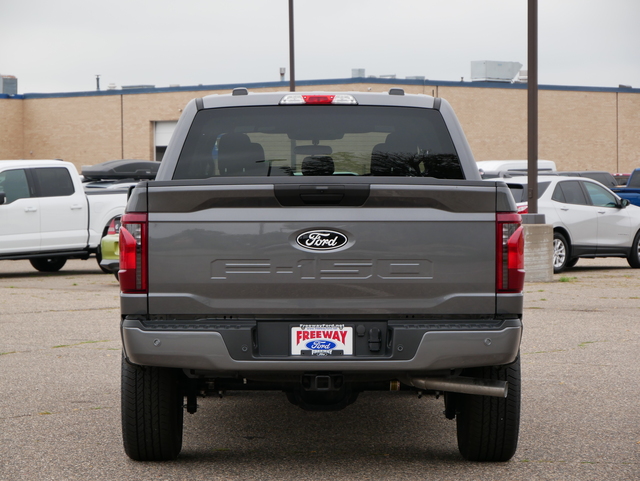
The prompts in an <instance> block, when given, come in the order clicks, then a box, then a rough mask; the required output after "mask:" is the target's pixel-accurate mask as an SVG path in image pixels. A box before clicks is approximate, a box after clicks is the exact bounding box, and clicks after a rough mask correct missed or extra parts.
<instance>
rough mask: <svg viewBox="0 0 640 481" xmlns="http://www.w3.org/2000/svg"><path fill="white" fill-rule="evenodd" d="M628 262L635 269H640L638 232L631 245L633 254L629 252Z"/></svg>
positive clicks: (639, 234)
mask: <svg viewBox="0 0 640 481" xmlns="http://www.w3.org/2000/svg"><path fill="white" fill-rule="evenodd" d="M627 262H628V263H629V265H630V266H631V267H633V268H635V269H637V268H639V267H640V231H638V233H637V234H636V236H635V237H634V238H633V244H631V252H629V257H627Z"/></svg>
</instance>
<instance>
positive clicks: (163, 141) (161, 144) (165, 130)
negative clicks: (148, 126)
mask: <svg viewBox="0 0 640 481" xmlns="http://www.w3.org/2000/svg"><path fill="white" fill-rule="evenodd" d="M154 123H155V126H154V145H155V151H154V159H153V160H156V161H158V162H160V161H161V160H162V157H163V156H164V153H165V151H166V150H167V145H169V140H170V139H171V135H172V134H173V131H174V130H175V128H176V125H177V123H178V121H177V120H169V121H162V122H154Z"/></svg>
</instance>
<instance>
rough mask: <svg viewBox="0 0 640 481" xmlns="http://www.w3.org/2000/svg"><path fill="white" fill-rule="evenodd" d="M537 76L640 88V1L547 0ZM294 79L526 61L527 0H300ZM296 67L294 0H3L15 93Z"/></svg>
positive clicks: (3, 63) (434, 74)
mask: <svg viewBox="0 0 640 481" xmlns="http://www.w3.org/2000/svg"><path fill="white" fill-rule="evenodd" d="M538 3H539V22H540V24H539V37H540V38H539V81H540V83H541V84H547V85H574V86H595V87H617V86H618V85H619V84H626V85H632V86H633V87H635V88H640V0H539V1H538ZM294 11H295V49H296V55H295V57H296V80H317V79H331V78H349V77H351V69H353V68H363V69H365V74H366V76H370V75H373V76H380V75H388V74H395V75H397V77H398V78H404V77H407V76H414V75H421V76H425V77H426V78H428V79H433V80H446V81H459V80H460V78H461V77H464V78H465V80H467V81H468V80H470V64H471V61H472V60H497V61H515V62H520V63H522V64H523V65H524V67H523V68H525V69H526V68H527V0H315V1H312V0H295V2H294ZM280 67H286V68H287V75H286V80H287V81H288V79H289V72H288V71H289V36H288V0H109V1H100V2H98V1H94V0H0V74H3V75H15V76H16V77H18V93H36V92H41V93H46V92H75V91H87V90H95V88H96V74H100V76H101V78H100V84H101V87H102V89H106V87H107V85H108V84H110V83H113V84H115V85H116V86H117V87H121V86H122V85H139V84H148V85H155V86H156V87H167V86H169V85H173V84H179V85H182V86H189V85H199V84H203V85H215V84H227V83H231V84H238V85H242V84H246V83H253V82H272V81H278V80H279V79H280V75H279V69H280Z"/></svg>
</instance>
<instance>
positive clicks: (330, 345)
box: [305, 339, 337, 351]
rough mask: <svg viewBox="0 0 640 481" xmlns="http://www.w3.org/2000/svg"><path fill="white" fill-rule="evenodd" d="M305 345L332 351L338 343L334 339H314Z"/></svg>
mask: <svg viewBox="0 0 640 481" xmlns="http://www.w3.org/2000/svg"><path fill="white" fill-rule="evenodd" d="M305 346H307V349H311V350H312V351H331V350H332V349H335V348H336V346H337V344H336V343H335V342H332V341H323V340H318V339H314V340H313V341H309V342H307V343H306V344H305Z"/></svg>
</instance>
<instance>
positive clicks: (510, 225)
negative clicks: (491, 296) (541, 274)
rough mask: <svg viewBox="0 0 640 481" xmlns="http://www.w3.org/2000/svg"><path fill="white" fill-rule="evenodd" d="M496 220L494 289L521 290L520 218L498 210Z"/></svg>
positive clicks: (521, 236)
mask: <svg viewBox="0 0 640 481" xmlns="http://www.w3.org/2000/svg"><path fill="white" fill-rule="evenodd" d="M496 220H497V222H496V226H497V227H496V229H497V232H496V291H497V292H522V289H523V288H524V233H523V229H522V218H521V217H520V215H519V214H514V213H511V212H498V214H497V219H496Z"/></svg>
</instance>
